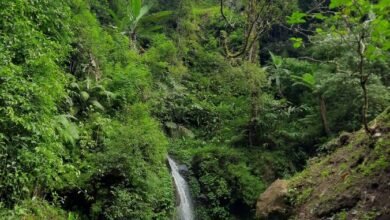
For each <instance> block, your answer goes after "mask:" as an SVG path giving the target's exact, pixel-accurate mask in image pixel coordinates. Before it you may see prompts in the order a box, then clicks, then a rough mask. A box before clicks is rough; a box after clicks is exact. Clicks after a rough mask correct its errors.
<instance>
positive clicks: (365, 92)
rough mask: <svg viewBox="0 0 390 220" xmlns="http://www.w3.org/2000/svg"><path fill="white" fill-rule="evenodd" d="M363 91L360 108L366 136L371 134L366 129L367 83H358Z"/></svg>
mask: <svg viewBox="0 0 390 220" xmlns="http://www.w3.org/2000/svg"><path fill="white" fill-rule="evenodd" d="M360 86H361V87H362V90H363V106H362V122H363V125H364V130H365V131H366V133H367V134H371V129H370V128H369V127H368V120H367V112H368V93H367V81H365V80H363V81H361V83H360Z"/></svg>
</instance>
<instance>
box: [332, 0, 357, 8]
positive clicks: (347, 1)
mask: <svg viewBox="0 0 390 220" xmlns="http://www.w3.org/2000/svg"><path fill="white" fill-rule="evenodd" d="M351 4H352V0H332V1H331V2H330V5H329V8H331V9H332V8H337V7H341V6H347V5H351Z"/></svg>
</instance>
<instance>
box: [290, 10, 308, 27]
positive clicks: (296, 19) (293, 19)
mask: <svg viewBox="0 0 390 220" xmlns="http://www.w3.org/2000/svg"><path fill="white" fill-rule="evenodd" d="M306 16H307V15H306V13H303V12H294V13H293V14H292V15H291V16H287V23H288V24H302V23H305V22H306V20H305V19H304V18H305V17H306Z"/></svg>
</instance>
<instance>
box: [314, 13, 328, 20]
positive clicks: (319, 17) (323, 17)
mask: <svg viewBox="0 0 390 220" xmlns="http://www.w3.org/2000/svg"><path fill="white" fill-rule="evenodd" d="M314 18H316V19H319V20H325V19H326V16H325V15H323V14H321V13H315V14H314Z"/></svg>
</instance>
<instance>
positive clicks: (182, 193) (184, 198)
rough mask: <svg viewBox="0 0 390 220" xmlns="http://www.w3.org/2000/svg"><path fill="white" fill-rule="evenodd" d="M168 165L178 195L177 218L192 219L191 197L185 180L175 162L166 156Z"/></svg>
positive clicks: (181, 219)
mask: <svg viewBox="0 0 390 220" xmlns="http://www.w3.org/2000/svg"><path fill="white" fill-rule="evenodd" d="M168 161H169V166H170V167H171V175H172V177H173V180H174V181H175V185H176V190H177V194H178V196H179V200H180V203H179V205H178V206H177V207H176V208H177V215H178V216H177V217H178V219H179V220H193V219H194V210H193V205H192V199H191V194H190V190H189V187H188V183H187V181H186V180H185V179H184V177H183V176H182V175H181V174H180V172H179V166H178V165H177V163H176V162H175V161H174V160H173V159H172V158H170V157H169V156H168Z"/></svg>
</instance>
